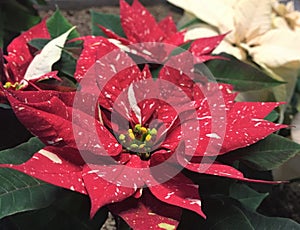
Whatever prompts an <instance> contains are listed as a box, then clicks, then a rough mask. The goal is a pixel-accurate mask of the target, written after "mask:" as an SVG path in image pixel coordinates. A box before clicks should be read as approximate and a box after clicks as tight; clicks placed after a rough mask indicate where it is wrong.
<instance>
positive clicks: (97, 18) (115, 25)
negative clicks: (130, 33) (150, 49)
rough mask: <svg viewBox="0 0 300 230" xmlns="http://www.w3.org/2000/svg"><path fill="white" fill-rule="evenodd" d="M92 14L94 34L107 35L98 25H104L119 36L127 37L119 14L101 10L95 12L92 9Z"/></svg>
mask: <svg viewBox="0 0 300 230" xmlns="http://www.w3.org/2000/svg"><path fill="white" fill-rule="evenodd" d="M91 16H92V35H99V36H105V34H104V33H103V32H102V30H101V29H100V28H99V27H98V25H102V26H104V27H106V28H107V29H110V30H111V31H113V32H114V33H116V34H118V35H119V36H121V37H125V34H124V31H123V29H122V25H121V21H120V17H119V15H114V14H104V13H101V12H95V11H93V10H91Z"/></svg>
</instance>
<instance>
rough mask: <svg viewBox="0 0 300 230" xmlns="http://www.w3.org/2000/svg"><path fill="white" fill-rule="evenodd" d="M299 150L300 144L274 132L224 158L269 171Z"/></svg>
mask: <svg viewBox="0 0 300 230" xmlns="http://www.w3.org/2000/svg"><path fill="white" fill-rule="evenodd" d="M299 152H300V145H299V144H297V143H295V142H293V141H291V140H289V139H288V138H284V137H281V136H279V135H276V134H272V135H270V136H268V137H267V138H265V139H264V140H261V141H259V142H257V143H256V144H253V145H250V146H249V147H246V148H241V149H237V150H235V151H232V152H231V153H228V154H226V155H224V156H222V158H223V159H224V160H226V159H227V160H231V161H232V160H241V161H244V162H245V163H247V165H249V166H250V167H252V168H254V169H256V170H261V171H267V170H272V169H275V168H277V167H279V166H280V165H281V164H283V163H284V162H286V161H287V160H288V159H290V158H292V157H294V156H295V155H296V154H297V153H299Z"/></svg>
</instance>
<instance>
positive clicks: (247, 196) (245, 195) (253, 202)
mask: <svg viewBox="0 0 300 230" xmlns="http://www.w3.org/2000/svg"><path fill="white" fill-rule="evenodd" d="M229 196H230V197H232V198H234V199H236V200H238V201H239V202H240V203H241V204H242V205H243V206H244V207H245V208H246V209H249V210H250V211H253V212H254V211H256V209H257V208H258V206H259V205H260V204H261V202H262V201H263V200H264V199H265V198H266V197H267V196H268V193H259V192H256V191H255V190H253V189H251V188H250V187H248V186H247V185H245V184H238V183H235V184H232V185H231V187H230V190H229Z"/></svg>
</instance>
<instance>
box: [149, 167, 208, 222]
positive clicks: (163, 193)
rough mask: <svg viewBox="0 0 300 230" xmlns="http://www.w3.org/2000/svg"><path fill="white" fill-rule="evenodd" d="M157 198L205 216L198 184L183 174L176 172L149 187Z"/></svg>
mask: <svg viewBox="0 0 300 230" xmlns="http://www.w3.org/2000/svg"><path fill="white" fill-rule="evenodd" d="M149 189H150V191H151V192H152V194H153V195H154V196H155V197H157V198H158V199H159V200H161V201H163V202H165V203H168V204H171V205H175V206H179V207H182V208H185V209H189V210H192V211H194V212H196V213H198V214H199V215H201V216H203V217H205V214H204V213H203V212H202V209H201V201H200V196H199V192H198V186H197V185H195V184H194V183H193V182H192V181H191V180H190V179H188V178H187V177H185V176H184V175H183V174H181V173H180V174H178V175H176V176H175V177H174V178H171V179H170V180H169V181H167V182H165V183H162V184H159V185H155V186H152V187H150V188H149Z"/></svg>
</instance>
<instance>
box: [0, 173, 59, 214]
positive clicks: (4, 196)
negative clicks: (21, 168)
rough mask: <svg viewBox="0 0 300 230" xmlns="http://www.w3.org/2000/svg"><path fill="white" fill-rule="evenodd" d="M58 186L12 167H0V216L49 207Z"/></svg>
mask: <svg viewBox="0 0 300 230" xmlns="http://www.w3.org/2000/svg"><path fill="white" fill-rule="evenodd" d="M57 191H58V188H57V187H55V186H52V185H49V184H46V183H44V182H42V181H39V180H37V179H34V178H32V177H30V176H27V175H25V174H23V173H20V172H18V171H15V170H12V169H5V168H0V218H3V217H5V216H9V215H12V214H15V213H18V212H23V211H27V210H35V209H40V208H44V207H47V206H48V205H50V204H51V203H52V202H53V201H54V199H55V197H56V193H57Z"/></svg>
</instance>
